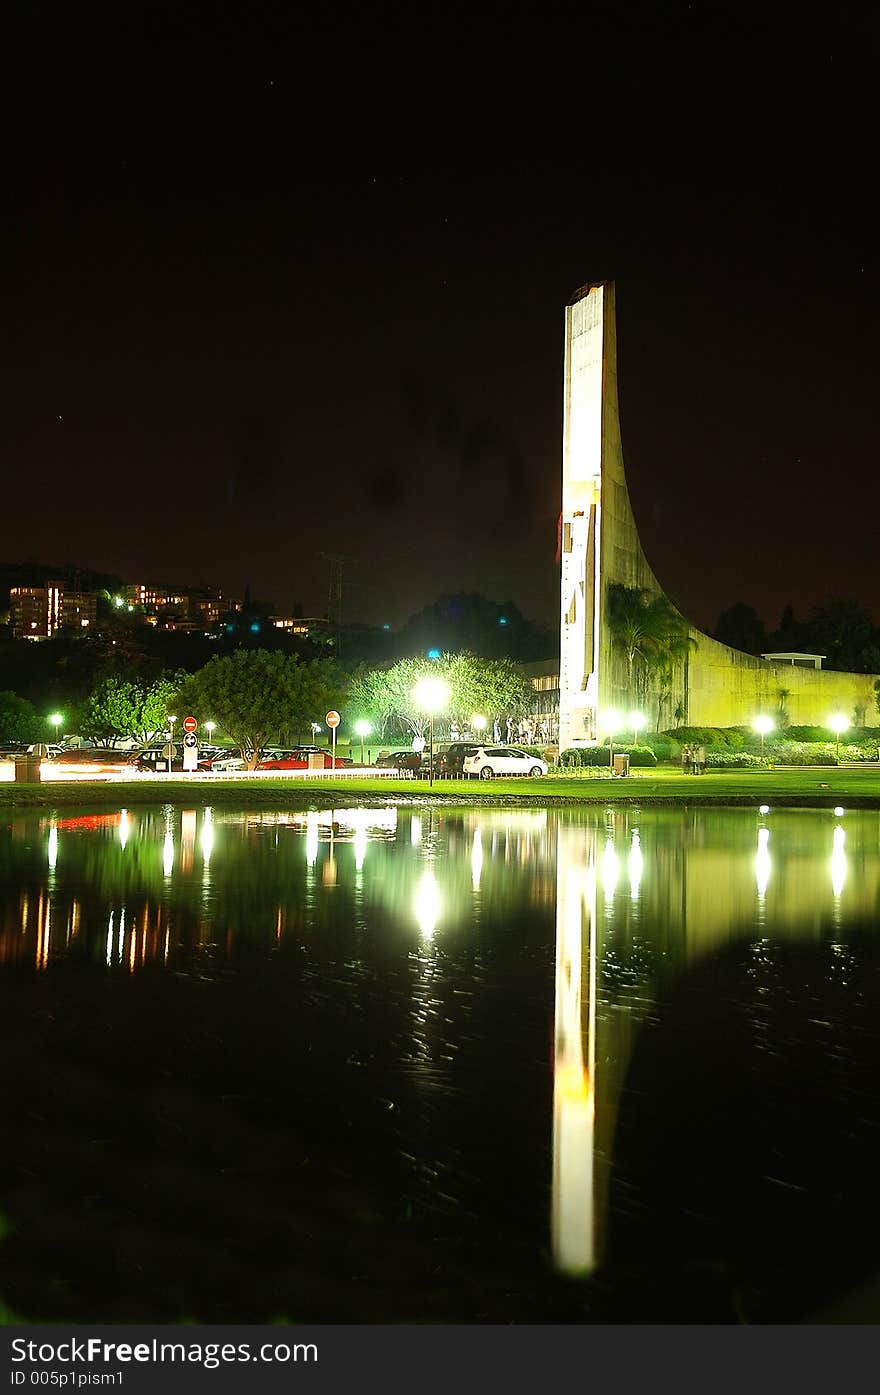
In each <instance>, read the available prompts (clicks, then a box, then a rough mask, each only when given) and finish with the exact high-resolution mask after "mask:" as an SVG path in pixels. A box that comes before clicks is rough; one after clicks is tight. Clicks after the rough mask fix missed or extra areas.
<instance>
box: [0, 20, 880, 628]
mask: <svg viewBox="0 0 880 1395" xmlns="http://www.w3.org/2000/svg"><path fill="white" fill-rule="evenodd" d="M120 8H123V9H126V13H125V15H124V16H123V17H121V18H120V16H119V15H118V14H117V15H116V17H115V18H113V19H108V18H107V16H106V14H105V13H104V12H99V11H98V10H97V9H94V8H92V7H90V6H89V5H88V4H86V5H80V6H78V7H68V9H67V11H65V12H64V13H63V14H61V15H59V16H58V17H57V18H56V19H55V20H54V21H50V20H49V19H48V17H47V14H46V13H45V12H41V15H40V19H39V23H40V26H41V28H40V31H39V32H38V31H37V27H36V22H35V21H33V20H30V21H25V23H26V25H27V26H28V27H27V29H26V31H25V30H21V31H20V33H19V34H17V35H12V34H8V35H7V39H8V44H7V72H6V74H5V76H4V84H5V96H4V98H3V102H4V106H5V119H4V130H5V137H6V139H5V142H4V143H5V154H4V179H3V186H2V206H3V215H2V275H3V279H4V283H5V289H4V296H3V303H4V310H3V333H2V345H3V365H2V371H3V385H4V394H3V397H4V406H3V411H2V419H0V451H2V461H3V465H4V479H5V483H4V488H3V496H2V508H0V559H2V560H5V561H17V560H24V559H26V558H29V557H30V558H34V559H37V560H40V561H50V562H58V563H65V562H68V561H69V562H72V563H75V564H77V565H79V566H82V567H84V568H96V569H100V570H106V571H111V572H116V573H118V574H120V575H122V576H123V577H124V578H125V579H127V580H132V581H133V580H146V581H154V582H159V583H163V582H169V583H178V584H187V585H198V584H201V583H209V584H210V583H214V584H219V585H222V586H223V587H224V588H226V589H227V590H230V591H233V592H238V593H241V591H242V590H243V589H244V587H245V585H246V584H249V585H250V588H251V591H252V593H253V595H254V596H255V597H261V598H266V599H270V600H272V601H274V603H275V604H276V605H277V606H278V607H279V608H282V609H286V608H288V607H289V606H291V605H293V604H294V603H295V602H299V603H301V604H302V605H303V606H304V608H305V611H306V613H307V614H308V613H316V612H317V613H321V612H323V611H324V610H325V608H326V603H327V588H328V581H329V569H328V563H327V561H326V560H325V559H323V558H322V557H321V556H319V554H320V553H322V552H323V553H327V552H330V553H335V554H342V555H345V556H346V557H347V558H348V559H349V560H348V561H347V563H346V568H345V578H346V582H347V588H346V600H345V606H346V618H348V619H361V620H366V621H369V622H383V621H390V622H394V623H398V622H401V621H402V620H404V619H405V618H406V616H407V615H409V614H411V613H412V612H414V611H415V610H417V609H419V608H420V607H421V606H422V605H424V604H426V603H427V602H429V601H431V600H432V599H434V598H435V597H436V596H437V595H438V594H439V593H440V592H443V591H459V590H468V591H470V590H479V591H482V592H484V593H485V594H487V595H489V596H491V597H494V598H495V599H497V600H505V599H511V600H513V601H515V602H516V603H517V604H518V605H519V606H520V608H521V609H522V610H523V611H524V613H526V614H527V615H529V616H531V617H533V618H536V619H549V620H553V619H555V616H556V610H557V585H558V573H557V569H556V566H555V564H554V552H555V544H556V518H557V514H558V510H559V500H560V468H561V466H560V452H561V382H562V366H563V365H562V350H563V307H564V304H565V302H566V300H567V299H568V298H569V296H570V294H571V293H572V292H573V291H574V290H575V289H576V288H577V287H578V286H580V285H582V284H583V283H584V282H586V281H589V280H595V279H600V278H604V277H610V278H614V279H616V281H617V287H618V309H619V343H620V389H621V420H622V428H623V440H624V452H625V459H626V462H627V472H628V478H629V483H630V489H631V493H632V496H633V503H634V506H635V509H636V516H637V518H638V520H639V523H640V526H641V531H642V536H643V540H644V543H645V548H646V551H647V554H648V557H649V559H650V561H651V562H652V565H653V566H654V569H655V571H656V572H657V573H658V576H659V578H660V579H661V581H662V582H663V583H664V585H665V586H666V587H667V588H668V590H669V591H670V593H671V595H672V596H673V598H674V599H675V600H676V601H677V602H678V603H679V604H680V605H681V606H682V607H683V609H684V610H685V611H686V612H687V613H688V614H689V615H690V616H691V617H692V618H693V619H694V620H695V621H696V622H697V623H699V624H702V625H703V626H711V625H712V624H713V623H714V620H715V619H716V617H717V615H718V612H719V611H720V610H721V609H722V608H723V607H725V606H727V605H731V604H733V603H734V602H735V601H737V600H744V601H747V602H750V603H751V604H753V605H755V606H756V607H757V608H758V610H759V611H760V612H761V614H762V615H763V616H764V618H765V620H766V621H767V622H768V624H769V625H771V626H773V625H775V624H776V623H777V621H778V619H779V615H780V612H781V610H782V607H783V606H784V605H785V604H786V603H787V602H791V603H792V604H793V605H794V607H795V610H796V611H797V612H798V613H799V614H805V613H806V612H807V611H808V609H809V607H810V606H811V605H813V604H818V603H820V602H821V601H823V600H825V599H826V598H827V597H828V596H829V595H831V594H842V595H852V596H856V597H857V598H858V599H860V600H861V601H863V602H864V603H865V604H866V605H868V606H869V607H870V608H871V610H872V612H873V614H874V618H875V620H877V619H880V592H878V585H880V583H878V572H877V566H876V543H875V537H876V529H877V502H878V494H877V484H876V479H877V474H876V467H877V455H878V436H880V428H878V414H877V410H876V401H877V394H876V380H877V349H876V331H877V324H878V313H877V311H878V274H877V257H876V248H877V222H876V213H875V204H876V201H877V189H876V184H877V175H876V166H877V162H876V150H875V142H876V111H875V96H874V87H875V64H876V45H875V41H874V35H873V33H872V32H871V31H870V30H869V29H868V28H867V27H862V26H863V24H864V25H867V21H862V20H861V19H859V18H858V17H857V15H858V12H854V13H853V14H852V15H848V13H847V8H846V6H842V7H841V6H838V7H836V8H835V11H834V15H833V17H832V18H831V19H830V20H827V21H826V22H823V25H822V26H821V27H819V28H816V29H815V30H814V29H810V28H808V27H807V21H806V19H804V18H802V17H801V14H802V13H805V12H801V11H798V10H795V8H794V7H788V6H784V7H773V13H772V14H764V13H763V12H762V10H760V9H759V8H758V7H757V6H755V7H751V6H749V5H748V4H747V5H744V6H743V5H737V6H733V5H727V4H710V5H702V4H698V3H694V4H692V5H675V4H673V5H660V6H650V7H649V6H641V5H636V6H629V7H614V6H607V7H606V6H603V7H599V8H596V9H591V8H590V7H585V6H574V5H572V6H562V5H555V6H554V5H549V6H548V5H544V6H541V7H537V6H535V7H532V6H529V5H526V4H520V5H500V4H499V5H498V6H497V7H495V8H494V9H488V8H485V7H484V8H482V9H474V8H470V7H466V6H463V5H461V6H448V7H445V8H443V9H440V8H437V7H434V8H431V7H420V6H414V7H411V8H409V9H398V8H397V7H396V6H392V5H388V6H385V7H376V6H374V7H371V8H369V9H366V8H361V9H359V10H358V11H357V12H356V14H357V17H356V18H352V17H351V16H350V15H349V14H348V13H347V12H346V13H343V12H342V11H339V10H330V9H328V8H325V9H323V10H318V9H314V10H312V11H310V12H308V13H306V12H301V11H295V10H293V9H289V8H287V7H284V6H280V5H279V6H273V5H269V4H266V5H254V6H250V7H247V15H248V19H247V21H246V22H245V21H243V20H238V19H236V18H232V17H230V16H231V15H232V11H231V10H230V9H228V8H224V7H221V6H217V7H214V8H210V7H198V6H186V5H183V6H175V7H173V8H172V7H170V6H163V5H158V6H152V7H148V8H146V9H141V10H137V11H136V10H135V9H127V8H126V7H120ZM618 8H619V9H620V10H621V11H622V12H621V13H620V14H618V13H617V10H618Z"/></svg>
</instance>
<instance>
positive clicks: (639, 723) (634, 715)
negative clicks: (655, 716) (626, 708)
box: [629, 712, 648, 746]
mask: <svg viewBox="0 0 880 1395" xmlns="http://www.w3.org/2000/svg"><path fill="white" fill-rule="evenodd" d="M629 724H630V726H631V727H632V731H633V745H634V746H635V745H636V744H637V742H638V736H639V732H640V731H641V729H642V727H644V726H647V724H648V719H647V717H646V716H644V714H643V713H641V712H630V714H629Z"/></svg>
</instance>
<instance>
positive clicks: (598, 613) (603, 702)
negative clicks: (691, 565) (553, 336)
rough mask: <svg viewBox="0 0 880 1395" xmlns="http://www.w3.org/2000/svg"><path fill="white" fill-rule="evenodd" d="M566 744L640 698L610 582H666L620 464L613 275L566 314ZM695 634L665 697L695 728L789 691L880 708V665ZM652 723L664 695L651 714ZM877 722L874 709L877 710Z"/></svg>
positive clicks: (798, 710)
mask: <svg viewBox="0 0 880 1395" xmlns="http://www.w3.org/2000/svg"><path fill="white" fill-rule="evenodd" d="M560 544H561V547H560V550H561V561H562V579H561V615H560V670H559V671H560V679H559V685H560V704H559V745H560V749H561V750H564V749H565V748H566V746H570V745H571V744H572V742H585V741H592V740H596V739H597V738H598V737H600V736H603V735H604V734H605V732H606V730H607V725H606V722H605V717H606V716H607V713H609V712H611V711H621V710H622V711H624V712H625V711H627V710H628V707H629V706H630V705H631V703H632V695H631V694H630V692H629V690H628V682H627V672H626V665H625V661H624V660H623V659H622V658H621V657H620V656H619V655H618V654H617V653H616V652H615V651H614V650H613V649H612V645H611V636H610V634H609V631H608V628H607V625H606V624H605V623H604V614H603V611H604V605H605V597H606V592H607V587H608V585H609V584H610V583H613V582H619V583H621V584H622V585H624V586H640V587H644V588H645V589H646V590H647V591H649V592H650V593H651V594H654V595H657V594H659V593H660V592H661V590H662V587H661V586H660V583H659V582H658V581H657V578H656V577H655V575H654V573H653V571H652V570H651V567H650V565H649V564H648V560H647V558H646V557H645V554H644V551H643V549H642V544H641V541H640V539H639V534H638V529H637V527H636V522H635V519H634V517H633V511H632V505H631V504H630V498H629V490H628V488H627V483H626V475H625V472H624V468H623V449H622V446H621V440H620V418H619V414H618V401H617V329H616V317H615V299H614V284H613V282H608V281H606V282H601V283H598V284H596V285H590V286H585V287H583V289H582V290H580V291H578V293H577V295H576V296H575V297H574V299H573V301H572V303H571V304H570V305H568V306H567V307H566V312H565V385H564V423H563V467H562V526H561V538H560ZM689 630H690V634H691V636H692V638H693V639H694V641H695V642H696V648H695V649H694V651H693V652H692V654H691V656H690V658H689V660H688V661H687V663H686V664H685V663H682V664H681V665H679V667H678V670H677V672H676V674H675V678H674V682H673V688H672V692H671V694H670V696H669V698H668V700H667V702H666V705H665V707H664V715H663V717H662V718H661V726H662V727H671V726H673V725H674V724H675V723H674V718H673V714H674V713H675V710H676V708H678V707H680V708H681V709H682V710H683V712H684V714H685V715H684V721H685V722H686V723H687V724H689V725H692V726H735V725H739V724H742V723H746V722H750V721H751V720H752V718H753V717H755V716H756V715H757V714H758V713H759V712H764V713H772V712H773V711H774V710H775V709H776V708H777V706H778V705H779V701H780V698H779V692H780V689H784V690H786V693H787V696H786V697H785V699H784V706H785V710H786V711H787V713H788V715H789V720H790V721H791V722H792V723H793V724H796V725H797V724H808V723H815V724H816V725H819V724H821V723H824V722H825V721H827V719H828V717H829V715H830V714H831V713H832V712H833V711H841V712H843V713H844V714H845V715H846V716H847V717H849V718H850V719H852V715H853V709H854V708H855V707H856V705H862V706H864V707H866V709H867V711H868V713H869V714H870V713H872V712H874V711H875V708H874V693H873V683H874V677H875V675H867V674H848V673H828V672H824V671H820V670H816V669H806V668H795V667H793V666H792V665H790V664H783V663H773V662H770V661H769V660H767V659H759V658H755V657H754V656H753V655H751V654H743V653H741V652H740V651H739V650H736V649H730V648H728V646H727V645H724V644H719V643H718V642H717V640H714V639H710V638H709V636H708V635H705V634H703V633H702V632H701V631H700V630H697V629H696V628H695V627H693V626H690V627H689ZM646 715H647V716H648V718H649V723H650V726H651V727H654V726H655V725H656V719H657V713H656V704H655V705H654V707H653V710H652V711H650V712H648V713H647V714H646ZM869 720H870V717H869Z"/></svg>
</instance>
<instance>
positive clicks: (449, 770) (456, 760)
mask: <svg viewBox="0 0 880 1395" xmlns="http://www.w3.org/2000/svg"><path fill="white" fill-rule="evenodd" d="M479 749H480V747H479V744H478V742H476V741H453V742H452V744H451V745H450V746H447V747H446V749H445V750H443V751H441V752H439V753H438V752H437V751H435V752H434V777H435V779H436V778H437V777H438V776H445V778H446V779H447V780H462V779H464V762H465V759H466V757H467V756H472V755H473V754H474V752H475V751H478V750H479Z"/></svg>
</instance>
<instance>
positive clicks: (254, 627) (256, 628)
mask: <svg viewBox="0 0 880 1395" xmlns="http://www.w3.org/2000/svg"><path fill="white" fill-rule="evenodd" d="M259 633H260V627H259V625H258V624H257V622H256V620H255V621H254V623H253V624H252V625H251V634H253V635H257V634H259Z"/></svg>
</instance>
